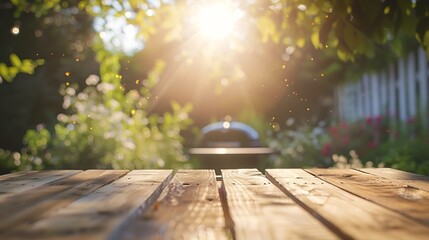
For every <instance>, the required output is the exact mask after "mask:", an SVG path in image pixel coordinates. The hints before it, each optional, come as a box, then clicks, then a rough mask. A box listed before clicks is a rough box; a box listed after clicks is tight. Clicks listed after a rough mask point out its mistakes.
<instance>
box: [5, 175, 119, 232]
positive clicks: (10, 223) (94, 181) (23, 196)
mask: <svg viewBox="0 0 429 240" xmlns="http://www.w3.org/2000/svg"><path fill="white" fill-rule="evenodd" d="M126 172H127V171H124V170H87V171H85V172H81V173H78V174H75V175H72V176H70V177H67V178H62V179H59V180H57V181H54V182H50V183H47V184H45V185H41V186H38V187H35V188H32V189H29V190H27V191H24V192H20V193H17V194H14V195H11V196H8V197H6V198H4V199H2V200H1V201H0V219H2V221H1V222H0V232H1V233H5V232H7V231H11V230H12V229H13V228H16V227H18V226H17V225H19V224H23V223H25V222H29V221H34V220H35V219H37V218H38V217H39V215H40V214H42V213H46V212H49V211H54V210H56V209H58V208H61V207H64V206H66V205H68V204H70V203H71V202H73V201H75V200H77V199H78V198H79V197H82V196H85V195H86V194H88V193H90V192H92V191H94V190H96V189H98V188H100V187H102V186H104V185H105V184H108V183H109V182H111V181H113V180H115V179H117V178H119V177H120V176H122V175H125V174H126Z"/></svg>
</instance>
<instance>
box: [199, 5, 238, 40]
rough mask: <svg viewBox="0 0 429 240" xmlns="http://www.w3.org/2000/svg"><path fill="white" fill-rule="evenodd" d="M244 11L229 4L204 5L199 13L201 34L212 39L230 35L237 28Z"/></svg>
mask: <svg viewBox="0 0 429 240" xmlns="http://www.w3.org/2000/svg"><path fill="white" fill-rule="evenodd" d="M243 15H244V13H243V11H241V10H239V9H234V8H233V7H232V6H229V5H227V4H220V3H219V4H213V5H207V6H202V7H201V8H200V9H199V11H198V14H197V18H196V21H197V26H198V29H199V31H200V32H201V34H202V35H203V36H204V37H206V38H208V39H211V40H220V39H224V38H226V37H228V36H229V35H230V34H231V33H232V32H233V31H234V30H236V29H235V25H236V23H237V21H238V20H239V19H240V18H241V17H242V16H243Z"/></svg>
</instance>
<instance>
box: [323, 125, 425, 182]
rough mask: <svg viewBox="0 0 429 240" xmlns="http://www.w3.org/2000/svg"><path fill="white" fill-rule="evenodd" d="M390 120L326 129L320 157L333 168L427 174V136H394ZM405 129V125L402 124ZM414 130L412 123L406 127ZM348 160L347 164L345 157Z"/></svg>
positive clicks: (403, 134) (406, 134)
mask: <svg viewBox="0 0 429 240" xmlns="http://www.w3.org/2000/svg"><path fill="white" fill-rule="evenodd" d="M392 121H394V120H392V119H381V118H374V119H372V118H368V119H366V121H365V122H358V123H354V124H345V123H340V124H339V125H338V126H333V127H331V128H330V129H329V131H328V133H329V135H327V136H328V139H329V140H328V141H326V143H325V145H324V146H323V148H322V153H324V154H325V155H326V156H331V155H332V158H333V160H334V163H335V165H336V166H337V167H341V166H343V167H344V166H354V167H356V166H358V165H359V164H361V165H362V166H363V165H368V164H369V166H377V165H380V164H381V165H383V166H387V167H393V168H398V169H401V170H404V171H410V172H416V173H420V174H429V161H428V159H429V148H428V147H427V146H428V143H429V136H428V134H427V133H424V132H423V133H420V134H418V135H417V136H414V137H413V136H412V134H410V132H403V133H400V132H396V131H394V130H393V129H394V128H389V127H388V126H389V125H395V124H396V125H398V123H394V122H392ZM403 125H405V123H404V124H403ZM406 125H407V127H408V128H409V129H414V128H415V127H416V126H413V125H415V124H414V123H411V122H409V123H406ZM347 155H350V156H351V158H350V159H349V160H347V158H346V156H347Z"/></svg>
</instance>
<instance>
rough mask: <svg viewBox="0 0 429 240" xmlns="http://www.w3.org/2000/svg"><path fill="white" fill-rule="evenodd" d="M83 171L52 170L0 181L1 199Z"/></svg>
mask: <svg viewBox="0 0 429 240" xmlns="http://www.w3.org/2000/svg"><path fill="white" fill-rule="evenodd" d="M79 172H82V171H81V170H51V171H42V172H34V173H29V174H25V175H22V176H18V177H16V178H11V179H7V180H4V181H1V182H0V201H1V200H3V199H5V198H7V197H9V196H11V195H13V194H15V193H19V192H23V191H26V190H29V189H32V188H35V187H38V186H41V185H43V184H46V183H49V182H53V181H55V180H58V179H61V178H65V177H68V176H71V175H74V174H77V173H79Z"/></svg>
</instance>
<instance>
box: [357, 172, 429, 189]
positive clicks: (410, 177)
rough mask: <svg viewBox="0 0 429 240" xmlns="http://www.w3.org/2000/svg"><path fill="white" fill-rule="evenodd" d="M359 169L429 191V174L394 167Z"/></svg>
mask: <svg viewBox="0 0 429 240" xmlns="http://www.w3.org/2000/svg"><path fill="white" fill-rule="evenodd" d="M357 170H358V171H361V172H365V173H370V174H372V175H375V176H379V177H383V178H386V179H394V180H397V181H398V182H400V183H402V184H406V185H409V186H412V187H415V188H418V189H421V190H425V191H428V192H429V176H423V175H418V174H415V173H409V172H404V171H401V170H397V169H393V168H360V169H357Z"/></svg>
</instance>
